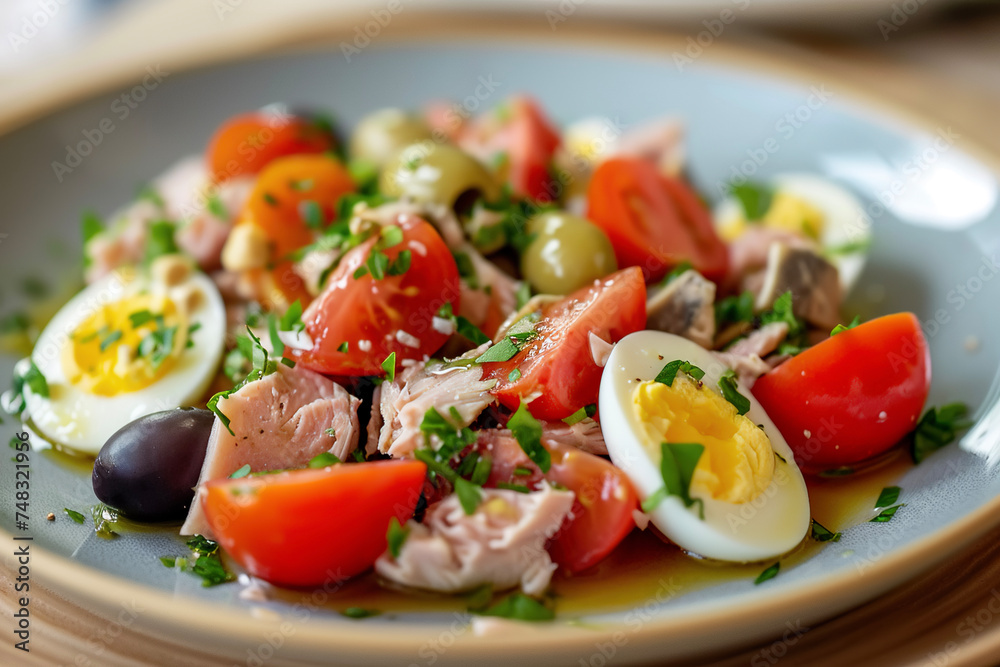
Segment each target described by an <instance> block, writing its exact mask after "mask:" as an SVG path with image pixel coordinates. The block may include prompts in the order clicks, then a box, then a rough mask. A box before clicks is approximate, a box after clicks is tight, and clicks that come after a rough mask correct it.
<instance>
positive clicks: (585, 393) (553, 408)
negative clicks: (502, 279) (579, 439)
mask: <svg viewBox="0 0 1000 667" xmlns="http://www.w3.org/2000/svg"><path fill="white" fill-rule="evenodd" d="M645 326H646V284H645V282H643V278H642V272H641V271H640V270H639V269H638V268H635V267H632V268H628V269H623V270H621V271H618V272H617V273H613V274H611V275H610V276H608V277H607V278H603V279H602V280H598V281H595V283H594V284H593V285H590V286H588V287H584V288H583V289H580V290H578V291H576V292H574V293H573V294H570V295H569V296H567V297H566V298H565V299H562V300H561V301H557V302H556V303H553V304H551V305H549V306H546V307H545V308H543V309H542V312H541V319H540V320H539V321H538V322H536V323H535V332H536V333H537V336H535V337H534V338H532V339H530V340H529V341H527V342H526V343H525V344H524V346H523V347H522V348H521V349H520V351H519V352H518V353H517V354H515V355H514V356H513V357H512V358H511V359H509V360H508V361H502V362H492V363H486V364H483V377H484V378H495V379H496V380H497V384H496V386H495V387H494V388H493V394H494V395H495V396H496V397H497V399H498V400H499V401H500V402H501V403H503V404H504V405H505V406H507V407H508V408H510V409H512V410H514V409H517V407H518V406H519V405H520V404H521V398H522V397H524V396H530V395H538V397H537V398H535V399H534V400H532V401H531V402H530V403H529V404H528V406H529V408H530V409H531V414H533V415H534V416H535V417H536V418H538V419H548V420H556V419H564V418H566V417H568V416H570V415H571V414H573V413H574V412H576V411H577V410H579V409H580V408H582V407H584V406H587V405H590V404H593V403H597V393H598V390H599V388H600V384H601V372H602V370H603V369H602V368H601V367H600V366H598V365H597V364H596V363H595V362H594V359H593V355H592V354H591V352H590V334H594V335H595V336H597V337H598V338H601V339H603V340H605V341H607V342H609V343H615V342H617V341H619V340H621V339H622V338H624V337H625V336H627V335H628V334H630V333H632V332H634V331H639V330H640V329H644V328H645ZM514 369H517V370H518V371H519V373H520V375H519V376H518V374H517V373H515V377H517V379H515V380H511V379H510V374H511V372H512V371H514Z"/></svg>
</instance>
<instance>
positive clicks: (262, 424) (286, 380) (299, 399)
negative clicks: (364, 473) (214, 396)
mask: <svg viewBox="0 0 1000 667" xmlns="http://www.w3.org/2000/svg"><path fill="white" fill-rule="evenodd" d="M359 404H360V401H359V400H358V399H356V398H354V397H353V396H351V395H350V394H348V393H347V391H346V390H345V389H344V388H343V387H341V386H340V385H339V384H337V383H335V382H333V381H332V380H329V379H327V378H325V377H323V376H322V375H320V374H319V373H314V372H313V371H310V370H308V369H306V368H303V367H301V366H296V367H295V368H288V367H287V366H285V365H283V364H278V366H277V370H275V372H274V373H271V374H270V375H267V376H266V377H264V378H262V379H260V380H257V381H256V382H251V383H249V384H247V385H246V386H244V387H242V388H241V389H240V390H239V391H237V392H235V393H233V394H232V395H230V396H229V397H227V398H223V399H221V400H219V405H218V409H219V410H220V411H221V412H222V413H223V414H224V415H226V417H228V418H229V427H230V428H231V429H232V431H233V433H230V432H229V430H228V429H226V427H225V425H223V423H222V421H221V420H219V419H218V418H217V419H216V420H215V426H213V427H212V434H211V436H210V437H209V441H208V451H207V453H206V456H205V463H204V465H203V466H202V469H201V476H200V477H199V479H198V484H199V487H200V485H201V484H203V483H204V482H207V481H209V480H213V479H220V478H223V477H228V476H229V475H231V474H232V473H233V472H234V471H236V470H238V469H240V468H241V467H243V466H244V465H247V464H249V465H250V469H251V470H252V471H254V472H258V471H263V470H281V469H284V468H303V467H305V466H306V464H307V463H309V461H310V460H311V459H312V458H313V457H315V456H317V455H318V454H322V453H323V452H330V453H332V454H333V455H334V456H336V457H338V458H340V459H341V460H345V459H347V457H348V456H349V455H350V454H351V452H353V451H354V450H355V448H357V446H358V434H359V430H360V426H359V423H358V406H359ZM210 532H211V531H210V528H209V526H208V523H207V522H206V521H205V516H204V513H203V512H202V508H201V503H200V502H195V503H193V504H192V505H191V510H190V512H189V513H188V517H187V521H185V522H184V525H183V526H182V527H181V534H182V535H193V534H195V533H200V534H202V535H206V536H209V537H210V536H211V535H209V533H210Z"/></svg>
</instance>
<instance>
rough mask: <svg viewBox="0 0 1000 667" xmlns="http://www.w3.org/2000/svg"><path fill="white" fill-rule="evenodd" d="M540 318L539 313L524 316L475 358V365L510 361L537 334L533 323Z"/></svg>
mask: <svg viewBox="0 0 1000 667" xmlns="http://www.w3.org/2000/svg"><path fill="white" fill-rule="evenodd" d="M539 317H541V313H539V312H535V313H531V314H529V315H525V316H524V317H522V318H521V319H519V320H518V321H517V322H515V323H514V324H512V325H511V327H510V329H508V330H507V335H506V336H504V337H503V338H502V339H500V341H499V342H497V343H494V344H493V345H491V346H490V347H488V348H487V349H486V351H485V352H483V353H482V354H481V355H479V356H478V357H476V363H477V364H482V363H486V362H490V361H510V360H511V359H512V358H513V357H514V355H516V354H517V353H518V352H520V351H521V348H522V347H524V345H525V344H526V343H527V342H528V341H530V340H532V339H533V338H535V337H536V336H537V335H538V333H537V332H536V331H535V322H537V321H538V318H539Z"/></svg>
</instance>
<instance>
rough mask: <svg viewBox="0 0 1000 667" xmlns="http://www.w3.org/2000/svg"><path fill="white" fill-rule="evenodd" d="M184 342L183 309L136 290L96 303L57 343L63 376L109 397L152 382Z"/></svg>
mask: <svg viewBox="0 0 1000 667" xmlns="http://www.w3.org/2000/svg"><path fill="white" fill-rule="evenodd" d="M186 342H187V326H186V322H185V318H184V314H183V313H182V312H180V311H179V309H178V308H177V306H176V304H175V303H174V302H173V301H172V300H170V299H169V298H167V297H165V296H153V295H150V294H136V295H132V296H127V297H125V298H123V299H121V300H119V301H116V302H114V303H110V304H107V305H104V306H101V307H100V308H98V309H97V310H96V311H95V312H94V313H93V314H91V315H90V317H88V318H87V319H86V320H84V321H83V322H82V323H81V324H80V326H79V327H77V329H76V331H74V332H73V333H72V335H71V336H70V338H69V340H68V341H67V344H66V346H65V347H64V348H63V357H62V362H63V369H64V370H65V372H66V377H67V379H68V380H69V381H70V382H71V383H73V384H75V385H77V386H78V387H80V388H81V389H83V390H84V391H88V392H90V393H92V394H97V395H99V396H115V395H117V394H123V393H128V392H132V391H137V390H139V389H142V388H144V387H147V386H149V385H150V384H152V383H153V382H156V381H157V380H159V379H160V378H161V377H163V376H164V375H166V374H167V373H168V372H169V371H170V369H171V368H172V367H173V366H174V364H175V362H176V358H177V356H178V355H179V354H180V353H181V351H183V349H184V346H185V345H186Z"/></svg>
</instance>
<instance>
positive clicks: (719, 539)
mask: <svg viewBox="0 0 1000 667" xmlns="http://www.w3.org/2000/svg"><path fill="white" fill-rule="evenodd" d="M675 359H682V360H684V361H688V362H690V363H692V364H694V365H695V366H698V367H699V368H701V369H702V370H704V371H705V377H704V378H703V382H704V383H705V385H706V386H707V387H710V388H711V389H712V390H716V388H717V387H718V384H717V383H718V380H719V378H720V377H721V376H722V374H723V373H725V372H726V370H727V368H726V366H725V365H724V364H722V363H721V362H719V361H718V360H716V359H715V357H713V356H712V354H711V353H710V352H709V351H708V350H706V349H704V348H703V347H701V346H700V345H698V344H697V343H694V342H692V341H689V340H687V339H686V338H681V337H680V336H675V335H673V334H669V333H664V332H661V331H640V332H637V333H633V334H630V335H628V336H626V337H625V338H623V339H622V340H621V341H619V342H618V344H617V345H615V348H614V350H613V351H612V352H611V356H610V358H609V359H608V363H607V365H606V366H605V368H604V374H603V376H602V378H601V390H600V415H601V428H602V430H603V432H604V439H605V442H606V443H607V446H608V453H609V454H610V455H611V460H612V461H613V462H614V464H615V465H616V466H617V467H618V468H620V469H621V470H622V471H623V472H624V473H625V474H626V475H627V476H628V477H629V479H630V480H631V481H632V484H633V485H634V487H635V489H636V492H637V493H638V494H639V498H640V500H645V499H646V498H648V497H650V496H651V495H653V494H654V493H656V492H657V491H658V490H659V489H661V488H662V487H663V477H662V475H661V473H660V464H659V457H657V458H656V459H655V460H654V458H652V457H651V456H650V453H649V452H648V451H647V448H646V447H645V446H644V445H643V442H642V436H641V435H640V434H641V433H642V432H643V427H642V424H641V422H640V420H639V417H638V416H637V415H636V413H635V411H634V408H633V403H632V394H633V392H634V391H635V388H636V386H638V385H639V384H640V383H641V382H644V381H647V380H652V379H653V378H655V377H656V375H657V374H658V373H659V372H660V370H661V369H662V368H663V366H664V365H665V364H667V363H668V362H670V361H673V360H675ZM740 393H742V394H743V395H744V396H746V397H747V398H748V399H749V400H750V410H749V411H748V412H747V414H746V417H747V418H748V419H750V420H751V421H752V422H753V423H754V424H760V425H763V427H764V432H765V434H766V435H767V437H768V438H769V439H770V441H771V447H772V448H773V450H774V451H775V452H776V453H777V454H778V455H780V457H781V459H784V461H782V460H781V459H776V460H775V471H774V478H773V479H772V480H771V484H770V485H769V486H768V487H767V488H766V489H765V490H764V491H763V493H761V494H760V495H759V496H758V497H757V498H755V499H754V500H752V501H750V502H748V503H742V504H734V503H727V502H723V501H719V500H714V499H713V498H711V497H705V498H703V500H704V509H705V518H704V520H702V519H701V518H699V515H698V508H697V506H692V507H685V506H684V503H683V501H682V500H681V499H680V498H678V497H677V496H668V497H666V498H664V499H663V500H662V501H661V502H660V504H659V505H658V506H657V507H656V508H655V509H653V510H652V512H651V513H650V520H651V521H652V523H653V524H654V525H655V526H656V527H657V528H658V529H659V530H660V531H661V532H662V533H663V534H664V535H666V536H667V537H668V538H669V539H670V540H671V541H673V542H674V543H675V544H677V545H678V546H680V547H681V548H682V549H685V550H686V551H689V552H692V553H695V554H698V555H700V556H704V557H706V558H712V559H717V560H724V561H733V562H752V561H760V560H765V559H770V558H775V557H777V556H780V555H782V554H784V553H787V552H788V551H790V550H792V549H794V548H795V547H796V546H797V545H798V544H799V543H800V542H801V541H802V539H803V537H805V534H806V531H808V529H809V525H810V512H809V495H808V493H807V491H806V485H805V481H804V480H803V479H802V473H801V472H800V471H799V469H798V467H797V466H796V465H795V460H794V458H793V456H792V451H791V449H789V447H788V444H787V443H786V442H785V439H784V438H783V437H782V436H781V433H780V432H779V431H778V429H777V427H776V426H775V425H774V423H773V422H772V421H771V419H770V418H769V417H768V416H767V414H766V413H765V412H764V409H763V408H762V407H761V406H760V404H759V403H758V402H757V400H756V399H755V398H754V397H753V395H752V394H751V393H750V391H749V390H748V389H746V388H745V387H740ZM693 497H700V496H699V494H698V493H697V492H695V493H693Z"/></svg>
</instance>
